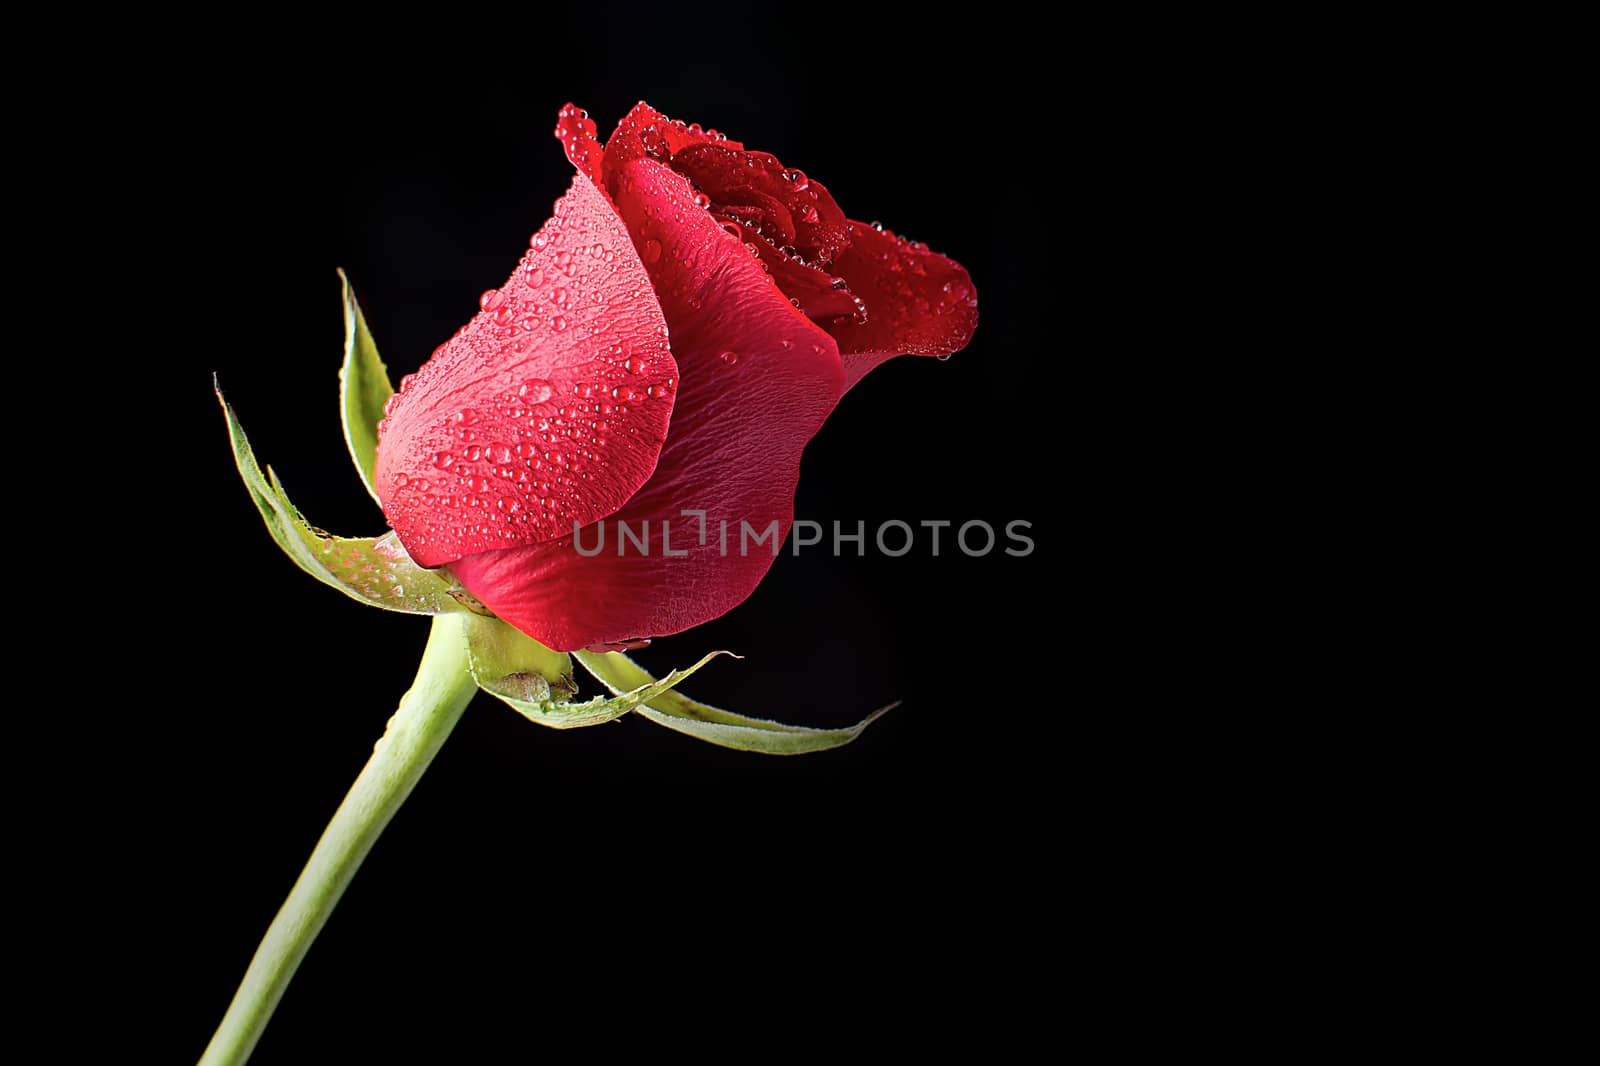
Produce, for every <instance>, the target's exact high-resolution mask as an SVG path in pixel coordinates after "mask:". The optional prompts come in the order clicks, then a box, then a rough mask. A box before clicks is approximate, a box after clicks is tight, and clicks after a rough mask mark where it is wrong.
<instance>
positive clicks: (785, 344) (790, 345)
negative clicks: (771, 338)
mask: <svg viewBox="0 0 1600 1066" xmlns="http://www.w3.org/2000/svg"><path fill="white" fill-rule="evenodd" d="M778 344H779V345H780V346H781V347H782V348H783V350H784V351H788V350H789V349H790V348H793V347H794V341H779V342H778Z"/></svg>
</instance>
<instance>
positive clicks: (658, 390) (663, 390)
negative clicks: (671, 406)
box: [644, 385, 672, 400]
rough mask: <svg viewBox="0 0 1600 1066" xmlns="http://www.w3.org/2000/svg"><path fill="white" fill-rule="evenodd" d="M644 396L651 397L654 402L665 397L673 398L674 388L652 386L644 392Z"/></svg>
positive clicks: (669, 386)
mask: <svg viewBox="0 0 1600 1066" xmlns="http://www.w3.org/2000/svg"><path fill="white" fill-rule="evenodd" d="M644 394H645V395H646V396H648V397H650V398H651V399H652V400H659V399H661V397H663V396H671V395H672V386H671V385H651V386H650V387H649V388H648V389H645V390H644Z"/></svg>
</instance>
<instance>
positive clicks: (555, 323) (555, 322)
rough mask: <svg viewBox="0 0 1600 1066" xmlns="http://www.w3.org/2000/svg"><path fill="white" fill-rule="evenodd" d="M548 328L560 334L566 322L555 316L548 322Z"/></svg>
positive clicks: (565, 326) (559, 316)
mask: <svg viewBox="0 0 1600 1066" xmlns="http://www.w3.org/2000/svg"><path fill="white" fill-rule="evenodd" d="M550 328H551V329H553V330H555V331H556V332H557V333H560V332H561V331H562V330H564V329H566V328H567V320H566V319H565V318H563V317H562V316H561V315H557V316H556V317H554V318H552V319H551V320H550Z"/></svg>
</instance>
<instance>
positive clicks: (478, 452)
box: [467, 444, 483, 463]
mask: <svg viewBox="0 0 1600 1066" xmlns="http://www.w3.org/2000/svg"><path fill="white" fill-rule="evenodd" d="M482 458H483V449H482V448H480V447H479V446H478V445H476V444H469V445H467V462H469V463H475V462H477V461H478V460H479V459H482Z"/></svg>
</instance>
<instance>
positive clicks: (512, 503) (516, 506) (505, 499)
mask: <svg viewBox="0 0 1600 1066" xmlns="http://www.w3.org/2000/svg"><path fill="white" fill-rule="evenodd" d="M494 505H495V506H496V507H498V508H500V510H502V511H504V512H505V513H506V514H516V513H517V512H518V511H520V510H522V501H520V500H518V499H516V498H515V497H512V496H502V497H500V498H499V499H498V500H496V501H495V502H494Z"/></svg>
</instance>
